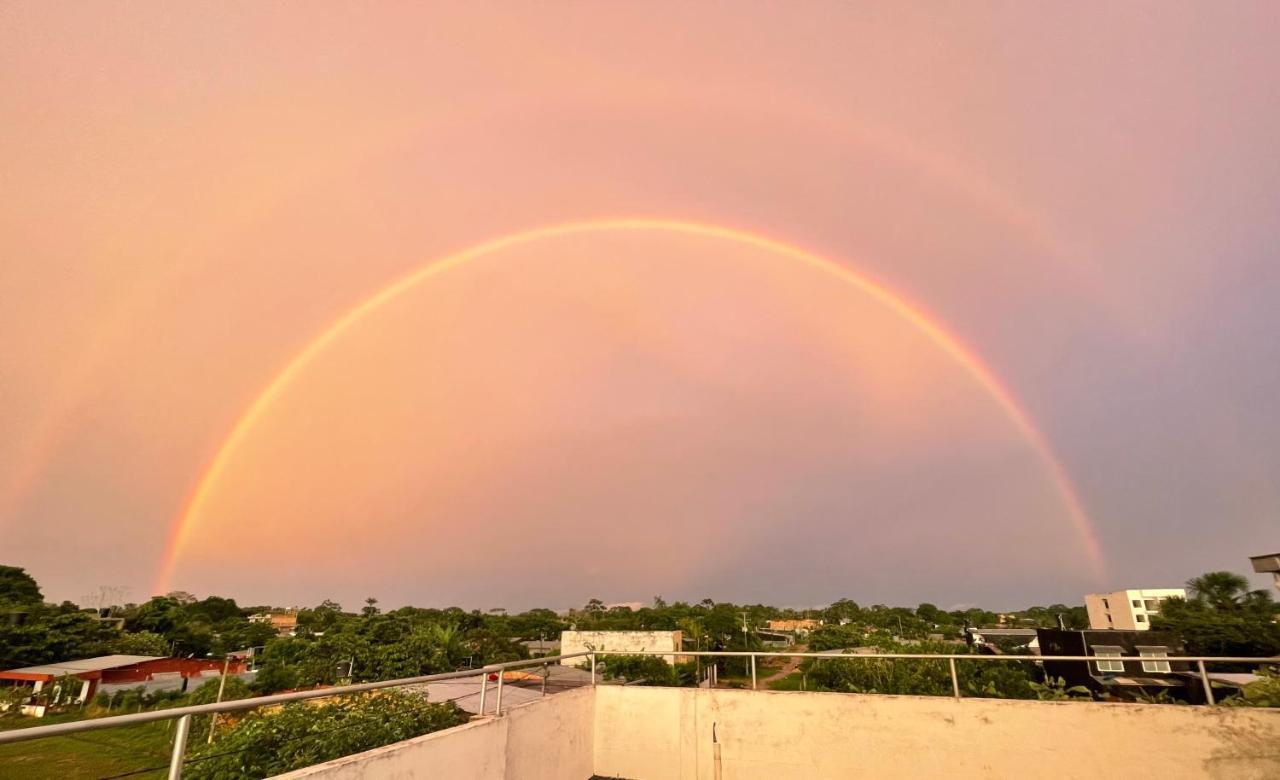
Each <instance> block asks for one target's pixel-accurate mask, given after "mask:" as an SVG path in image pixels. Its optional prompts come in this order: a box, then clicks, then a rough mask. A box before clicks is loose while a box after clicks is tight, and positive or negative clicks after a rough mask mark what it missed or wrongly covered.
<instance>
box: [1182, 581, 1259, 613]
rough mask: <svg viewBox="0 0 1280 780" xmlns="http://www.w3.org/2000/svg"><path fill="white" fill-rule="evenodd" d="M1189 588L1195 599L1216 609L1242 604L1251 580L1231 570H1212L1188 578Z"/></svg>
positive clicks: (1230, 607)
mask: <svg viewBox="0 0 1280 780" xmlns="http://www.w3.org/2000/svg"><path fill="white" fill-rule="evenodd" d="M1187 590H1188V591H1190V592H1191V597H1192V599H1193V600H1195V601H1200V602H1203V603H1206V604H1208V605H1209V606H1210V607H1213V608H1214V609H1222V610H1225V609H1232V608H1234V607H1238V606H1240V605H1241V604H1242V603H1243V602H1244V601H1245V597H1246V596H1247V594H1248V593H1249V581H1248V580H1247V579H1245V578H1244V577H1242V576H1240V575H1239V574H1236V573H1235V572H1230V571H1211V572H1208V573H1205V574H1201V575H1200V576H1199V577H1193V578H1191V579H1189V580H1187Z"/></svg>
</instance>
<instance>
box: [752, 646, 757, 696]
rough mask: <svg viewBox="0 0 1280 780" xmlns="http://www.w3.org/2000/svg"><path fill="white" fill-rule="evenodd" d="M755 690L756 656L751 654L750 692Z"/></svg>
mask: <svg viewBox="0 0 1280 780" xmlns="http://www.w3.org/2000/svg"><path fill="white" fill-rule="evenodd" d="M755 689H756V654H755V653H752V654H751V690H753V691H754V690H755Z"/></svg>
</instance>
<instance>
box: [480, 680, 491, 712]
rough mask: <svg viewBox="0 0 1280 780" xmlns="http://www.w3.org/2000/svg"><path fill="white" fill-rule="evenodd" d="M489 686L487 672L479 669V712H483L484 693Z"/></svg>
mask: <svg viewBox="0 0 1280 780" xmlns="http://www.w3.org/2000/svg"><path fill="white" fill-rule="evenodd" d="M488 688H489V673H488V672H486V671H485V670H484V669H481V670H480V714H481V715H483V714H484V694H485V691H486V690H488Z"/></svg>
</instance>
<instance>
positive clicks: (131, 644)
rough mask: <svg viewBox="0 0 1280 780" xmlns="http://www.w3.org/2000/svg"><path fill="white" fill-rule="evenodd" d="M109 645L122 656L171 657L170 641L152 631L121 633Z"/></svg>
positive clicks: (112, 650)
mask: <svg viewBox="0 0 1280 780" xmlns="http://www.w3.org/2000/svg"><path fill="white" fill-rule="evenodd" d="M108 644H109V645H110V650H111V652H113V653H119V654H121V655H158V656H167V655H169V640H167V639H165V638H164V637H162V636H160V635H159V634H154V633H152V632H150V631H137V632H130V631H121V632H119V633H118V634H116V636H115V637H114V638H112V639H111V641H110V642H108Z"/></svg>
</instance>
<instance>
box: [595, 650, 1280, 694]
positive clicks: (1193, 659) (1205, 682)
mask: <svg viewBox="0 0 1280 780" xmlns="http://www.w3.org/2000/svg"><path fill="white" fill-rule="evenodd" d="M596 655H658V656H669V655H672V653H671V651H669V650H639V651H605V650H597V651H595V652H594V653H592V658H593V664H594V657H595V656H596ZM676 655H679V656H683V657H694V656H698V657H713V658H749V659H750V667H751V689H752V690H756V688H757V687H758V682H757V679H756V659H757V658H820V659H826V660H838V661H846V660H848V661H868V660H870V661H876V660H881V659H891V660H917V661H927V660H934V661H942V660H945V661H947V666H948V667H949V671H950V673H951V691H952V695H953V696H954V697H955V698H957V699H959V698H960V679H959V678H958V677H957V676H956V661H984V662H997V663H998V662H1002V661H1003V662H1022V663H1028V662H1038V661H1084V662H1086V663H1097V662H1098V661H1099V660H1100V659H1102V658H1103V656H1096V655H979V654H944V653H840V652H830V653H771V652H756V651H750V650H734V651H729V650H726V651H715V650H697V651H694V650H690V651H681V652H678V653H676ZM1106 658H1107V659H1113V660H1119V661H1120V662H1121V663H1122V664H1123V662H1124V661H1125V660H1126V659H1129V660H1132V661H1135V662H1137V661H1142V660H1147V661H1150V660H1151V659H1150V657H1147V658H1146V659H1143V658H1142V657H1141V656H1136V655H1134V656H1106ZM1161 660H1162V661H1165V662H1171V663H1178V662H1185V663H1194V664H1195V665H1196V671H1197V672H1198V673H1199V676H1200V684H1201V685H1202V686H1204V697H1205V701H1206V702H1207V703H1208V704H1210V705H1214V704H1216V703H1217V701H1216V700H1215V699H1214V696H1213V687H1212V685H1211V683H1210V680H1209V673H1208V671H1207V670H1206V669H1205V664H1212V663H1224V664H1225V663H1230V664H1251V665H1253V666H1266V665H1270V664H1280V656H1275V657H1272V658H1240V657H1235V656H1183V655H1171V656H1167V657H1165V658H1162V659H1161ZM594 669H595V667H594V665H593V666H592V670H593V679H594Z"/></svg>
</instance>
